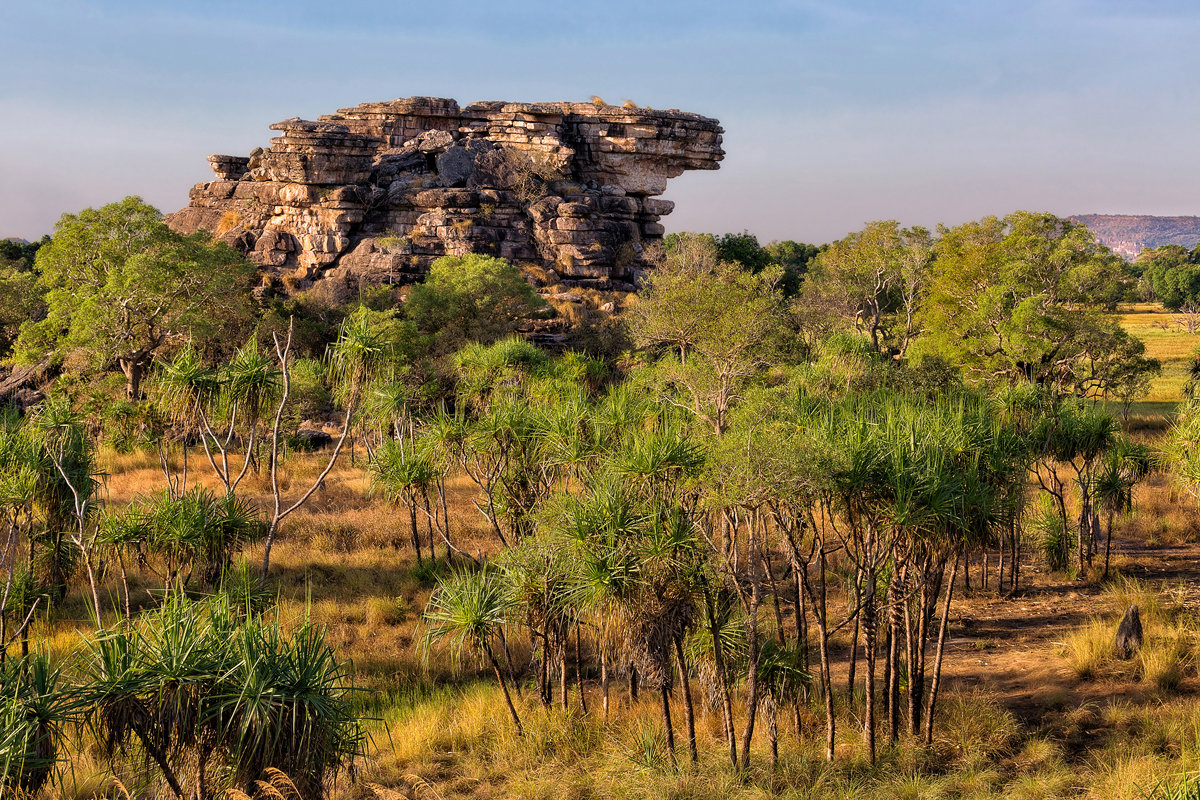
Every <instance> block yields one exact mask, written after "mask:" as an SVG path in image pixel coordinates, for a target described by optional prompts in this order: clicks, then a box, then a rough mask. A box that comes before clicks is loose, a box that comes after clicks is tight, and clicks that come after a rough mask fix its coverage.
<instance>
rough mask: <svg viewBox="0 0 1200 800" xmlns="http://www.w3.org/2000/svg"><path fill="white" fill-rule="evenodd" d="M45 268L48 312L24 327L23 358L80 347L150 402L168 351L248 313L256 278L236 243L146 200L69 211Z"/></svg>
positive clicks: (40, 263) (45, 250)
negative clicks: (149, 380)
mask: <svg viewBox="0 0 1200 800" xmlns="http://www.w3.org/2000/svg"><path fill="white" fill-rule="evenodd" d="M37 271H38V272H39V278H38V282H39V285H40V286H41V287H42V288H44V289H45V290H46V308H47V311H46V315H45V318H44V319H40V320H37V321H34V320H32V319H31V320H29V321H28V322H26V323H25V324H24V325H22V328H21V334H20V337H19V338H18V340H17V345H16V350H17V354H18V357H19V358H21V359H22V360H26V361H32V362H34V363H36V362H37V361H38V360H40V359H41V358H43V357H44V356H46V355H50V356H52V357H54V358H57V359H60V360H61V359H64V358H65V357H66V356H67V355H68V354H72V353H74V354H75V355H76V360H77V361H79V360H82V361H85V362H87V363H88V364H89V366H90V367H91V368H93V369H95V370H105V369H109V368H111V366H116V367H117V368H119V369H120V371H121V372H122V373H123V374H124V375H125V379H126V389H125V391H126V397H127V399H129V400H140V399H141V397H142V379H143V378H144V377H145V375H146V372H147V370H148V369H149V368H150V366H151V363H152V361H153V359H154V357H155V356H156V355H157V354H158V353H160V352H161V351H162V349H163V348H164V347H166V346H168V345H169V344H172V343H175V342H178V341H180V340H181V339H186V338H187V337H189V336H206V335H210V334H215V333H217V332H218V331H219V330H221V329H222V327H223V326H225V327H227V326H228V325H230V324H231V323H232V324H236V323H237V322H238V321H239V320H240V319H244V318H246V317H248V316H249V313H248V312H249V304H250V293H249V291H248V290H249V288H250V286H249V284H250V281H251V280H252V279H253V276H254V267H253V266H252V265H250V264H249V263H248V262H247V261H246V260H245V259H244V258H242V257H241V256H240V255H239V254H238V253H237V252H236V251H235V250H233V248H231V247H229V246H228V245H225V244H223V243H219V242H216V241H213V240H212V239H211V237H209V235H208V234H206V233H203V232H199V233H195V234H192V235H190V236H183V235H181V234H178V233H175V232H174V231H172V230H171V229H170V228H169V227H168V226H167V225H166V223H165V222H163V219H162V215H161V214H160V213H159V212H158V210H157V209H155V208H152V207H151V206H149V205H147V204H146V203H144V202H142V200H141V198H138V197H127V198H125V199H124V200H122V201H120V202H118V203H110V204H109V205H106V206H103V207H101V208H98V209H92V208H88V209H84V210H83V211H81V212H79V213H78V214H64V215H63V216H62V218H61V219H59V221H58V223H57V224H56V225H55V231H54V237H53V239H51V241H50V242H49V243H47V244H46V245H45V246H44V247H42V248H40V249H39V250H38V255H37ZM79 355H83V356H85V358H83V359H79V358H78V356H79Z"/></svg>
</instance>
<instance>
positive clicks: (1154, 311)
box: [1120, 303, 1200, 416]
mask: <svg viewBox="0 0 1200 800" xmlns="http://www.w3.org/2000/svg"><path fill="white" fill-rule="evenodd" d="M1120 319H1121V324H1122V325H1123V326H1124V327H1125V330H1127V331H1129V332H1130V333H1131V334H1133V335H1134V336H1136V337H1138V338H1139V339H1141V340H1142V341H1143V342H1145V343H1146V355H1147V356H1149V357H1151V358H1157V359H1158V360H1159V361H1161V362H1162V373H1161V374H1160V375H1158V376H1157V377H1155V378H1154V380H1153V381H1152V382H1151V384H1150V392H1149V394H1147V395H1146V396H1145V397H1144V398H1142V400H1141V402H1138V403H1135V404H1134V405H1133V408H1132V409H1131V410H1132V411H1133V413H1134V414H1138V415H1142V416H1150V415H1156V414H1170V413H1173V412H1174V411H1175V408H1176V406H1177V405H1178V404H1179V401H1180V400H1182V399H1183V385H1184V383H1186V382H1187V377H1188V367H1189V364H1190V363H1191V360H1192V353H1193V351H1195V350H1196V348H1197V347H1198V346H1200V334H1190V333H1188V332H1187V330H1186V329H1184V327H1183V326H1182V325H1180V324H1179V323H1178V322H1177V321H1176V316H1175V315H1174V314H1172V313H1171V312H1169V311H1166V310H1165V309H1163V307H1162V306H1160V305H1158V304H1150V303H1141V304H1137V305H1131V306H1128V307H1126V308H1124V309H1123V310H1122V313H1121V314H1120Z"/></svg>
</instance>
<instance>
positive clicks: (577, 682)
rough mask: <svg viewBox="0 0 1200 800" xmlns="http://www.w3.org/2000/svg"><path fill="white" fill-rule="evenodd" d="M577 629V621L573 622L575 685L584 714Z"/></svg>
mask: <svg viewBox="0 0 1200 800" xmlns="http://www.w3.org/2000/svg"><path fill="white" fill-rule="evenodd" d="M582 635H583V634H582V633H580V631H579V623H578V622H576V623H575V686H576V688H578V689H579V710H580V711H582V712H583V713H584V714H586V713H587V698H586V697H584V695H583V658H582V657H581V656H580V651H581V647H580V643H579V639H580V638H581V637H582Z"/></svg>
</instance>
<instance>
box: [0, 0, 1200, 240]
mask: <svg viewBox="0 0 1200 800" xmlns="http://www.w3.org/2000/svg"><path fill="white" fill-rule="evenodd" d="M1197 42H1200V4H1198V3H1195V2H1190V1H1189V2H1173V1H1172V2H1168V1H1166V0H1139V1H1138V2H1105V1H1104V0H1094V1H1093V2H1084V1H1083V0H955V1H949V0H945V1H943V0H908V1H907V2H903V3H901V2H896V0H889V1H888V2H882V1H881V2H873V1H871V0H855V1H854V2H850V1H849V0H847V1H846V2H833V1H832V0H764V1H762V2H755V0H742V2H741V3H734V2H732V0H725V1H724V2H709V0H690V1H689V2H677V1H676V0H638V1H637V2H633V1H631V0H603V2H584V1H583V0H553V1H550V2H544V1H543V0H508V2H504V3H497V2H489V1H488V0H454V2H452V3H451V2H440V3H439V2H431V1H430V0H424V2H419V3H418V2H407V0H391V2H368V0H325V1H324V2H314V1H313V0H288V1H287V2H276V1H274V0H270V1H267V2H259V1H257V0H238V1H237V2H233V1H232V0H190V2H183V1H181V0H153V2H150V1H144V0H0V109H2V112H0V114H2V115H3V119H2V122H0V237H4V236H22V237H25V238H36V237H39V236H41V235H42V234H44V233H48V232H50V231H51V229H52V228H53V225H54V222H55V221H56V220H57V219H58V218H59V216H60V215H61V214H62V213H64V212H70V211H78V210H79V209H81V208H85V207H88V206H96V205H102V204H104V203H108V202H112V201H115V200H119V199H120V198H122V197H124V196H126V195H130V194H136V195H140V196H142V197H143V198H145V199H146V200H147V201H149V202H151V203H153V204H154V205H156V206H157V207H158V208H160V209H162V210H163V211H168V212H169V211H174V210H176V209H178V208H180V207H182V206H184V205H186V204H187V192H188V189H189V188H190V187H191V186H192V185H193V184H194V183H196V182H198V181H204V180H209V179H211V172H210V171H209V169H208V165H207V163H206V162H205V156H207V155H208V154H209V153H230V154H247V153H248V152H249V151H250V150H251V149H252V148H254V147H256V146H266V145H267V143H268V140H269V138H270V137H271V135H272V133H271V132H270V131H269V130H268V129H267V126H268V125H269V124H270V123H272V122H276V121H278V120H282V119H286V118H288V117H293V116H300V117H303V118H307V119H313V118H315V117H316V116H317V115H319V114H324V113H331V112H333V111H335V110H336V109H338V108H344V107H347V106H352V105H356V104H358V103H361V102H367V101H380V100H389V99H393V98H397V97H408V96H413V95H431V96H439V97H453V98H456V99H457V100H458V101H459V102H460V103H462V104H463V105H465V104H467V103H468V102H471V101H474V100H510V101H540V100H587V99H589V98H590V97H592V96H593V95H599V96H600V97H603V98H605V99H606V100H607V101H608V102H610V103H620V102H622V101H624V100H627V99H628V100H632V101H634V102H635V103H637V104H639V105H646V106H651V107H654V108H679V109H682V110H684V111H693V112H696V113H700V114H704V115H706V116H711V117H716V118H718V119H719V120H720V121H721V124H722V125H723V126H724V128H725V145H724V146H725V151H726V157H725V161H724V162H723V163H722V165H721V169H720V170H719V171H717V172H708V171H704V172H689V173H685V174H684V175H683V176H681V177H679V178H676V179H675V180H673V181H672V182H671V184H670V186H669V187H668V190H667V194H666V195H665V197H666V198H668V199H671V200H674V201H675V202H676V210H675V211H674V213H672V214H671V215H670V216H669V217H666V218H665V219H664V220H663V222H664V224H665V225H666V226H667V229H668V230H676V231H678V230H695V231H711V232H714V233H724V232H740V231H743V230H748V231H750V232H752V233H754V234H756V235H757V236H758V238H759V239H760V240H761V241H763V242H766V241H771V240H775V239H795V240H798V241H807V242H825V241H831V240H833V239H837V238H840V237H841V236H844V235H845V234H846V233H848V232H850V231H854V230H857V229H859V228H861V227H862V225H863V224H864V223H865V222H867V221H870V220H876V219H897V220H899V221H901V222H902V223H904V224H906V225H912V224H920V225H925V226H929V227H932V226H934V225H936V224H938V223H946V224H957V223H960V222H964V221H966V220H969V219H978V218H980V217H982V216H985V215H988V214H997V215H1003V214H1006V213H1008V212H1010V211H1014V210H1016V209H1030V210H1039V211H1042V210H1045V211H1051V212H1054V213H1058V214H1063V215H1066V214H1075V213H1125V214H1165V215H1185V214H1186V215H1191V214H1197V215H1200V191H1198V190H1197V187H1198V186H1200V47H1197V46H1196V43H1197Z"/></svg>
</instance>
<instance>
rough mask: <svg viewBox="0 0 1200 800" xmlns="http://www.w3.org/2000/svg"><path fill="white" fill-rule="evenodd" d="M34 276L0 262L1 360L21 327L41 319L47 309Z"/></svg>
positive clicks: (26, 271)
mask: <svg viewBox="0 0 1200 800" xmlns="http://www.w3.org/2000/svg"><path fill="white" fill-rule="evenodd" d="M42 294H43V292H42V289H41V287H40V286H39V285H38V278H37V275H36V274H34V273H33V272H30V271H28V270H22V269H20V268H18V267H14V266H9V265H5V264H3V263H2V262H0V357H6V356H7V355H8V353H9V351H10V349H11V348H12V345H13V342H15V341H16V339H17V335H18V334H19V333H20V331H21V325H22V324H24V323H26V322H28V321H29V320H31V319H37V318H38V317H40V316H41V315H42V314H43V313H44V312H45V308H46V304H45V302H44V301H43V299H42Z"/></svg>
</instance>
